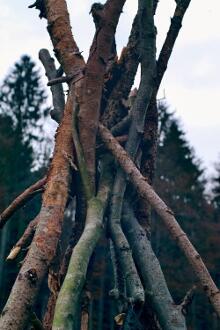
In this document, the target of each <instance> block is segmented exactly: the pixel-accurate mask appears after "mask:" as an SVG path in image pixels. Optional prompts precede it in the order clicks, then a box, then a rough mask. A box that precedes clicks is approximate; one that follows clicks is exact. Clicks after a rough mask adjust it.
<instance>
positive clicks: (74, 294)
mask: <svg viewBox="0 0 220 330" xmlns="http://www.w3.org/2000/svg"><path fill="white" fill-rule="evenodd" d="M111 173H112V171H111V161H110V162H109V159H108V157H105V159H104V164H103V171H102V176H101V179H100V187H99V190H98V194H97V196H96V197H92V198H90V200H89V201H88V209H87V217H86V224H85V228H84V231H83V233H82V235H81V237H80V239H79V241H78V243H77V244H76V246H75V247H74V249H73V252H72V256H71V259H70V263H69V267H68V271H67V275H66V277H65V280H64V282H63V285H62V287H61V290H60V293H59V296H58V299H57V303H56V308H55V315H54V321H53V330H58V329H59V330H72V329H75V326H76V319H77V313H78V308H79V302H80V296H81V291H82V288H83V285H84V283H85V279H86V273H87V268H88V264H89V260H90V258H91V255H92V253H93V251H94V249H95V247H96V244H97V242H98V240H99V238H100V236H101V234H102V232H103V228H104V224H103V216H104V212H105V208H106V205H107V200H108V197H109V193H110V190H111V182H112V174H111Z"/></svg>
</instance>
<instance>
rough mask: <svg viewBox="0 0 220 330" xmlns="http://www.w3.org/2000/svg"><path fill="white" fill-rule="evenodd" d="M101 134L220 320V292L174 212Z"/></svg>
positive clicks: (105, 134) (124, 154) (110, 138)
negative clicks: (188, 266) (159, 222)
mask: <svg viewBox="0 0 220 330" xmlns="http://www.w3.org/2000/svg"><path fill="white" fill-rule="evenodd" d="M99 132H100V135H101V138H102V140H103V141H104V142H105V143H106V146H107V147H108V149H109V150H110V151H111V152H112V154H113V155H114V156H115V158H116V159H117V161H118V162H119V164H120V165H121V167H122V168H123V170H124V171H125V173H126V174H127V176H128V178H129V180H130V181H131V182H132V184H133V185H134V187H135V188H136V189H137V192H138V194H139V195H140V196H141V197H142V198H145V199H146V200H147V201H148V202H149V203H150V204H151V206H152V207H153V208H154V209H155V211H156V212H157V213H158V215H159V216H160V217H161V219H162V220H163V222H164V224H165V226H166V227H167V229H168V231H169V233H170V234H171V236H172V238H173V239H174V240H175V241H176V242H177V244H178V246H179V247H180V249H181V250H182V252H183V253H184V254H185V256H186V258H187V260H188V262H189V263H190V265H191V266H192V269H193V270H194V272H195V275H196V277H197V278H198V280H199V282H200V284H201V286H202V288H203V290H204V291H205V293H206V295H207V296H208V298H209V299H210V302H211V303H212V305H213V307H214V309H215V311H216V313H217V314H218V316H220V291H219V290H218V288H217V287H216V285H215V283H214V282H213V280H212V278H211V276H210V274H209V272H208V270H207V268H206V266H205V265H204V263H203V261H202V259H201V256H200V255H199V254H198V252H197V251H196V249H195V248H194V246H193V245H192V243H191V242H190V241H189V239H188V237H187V236H186V234H185V233H184V231H183V230H182V229H181V227H180V226H179V224H178V222H177V221H176V219H175V217H174V214H173V212H172V210H170V209H169V207H168V206H167V205H166V204H165V203H164V202H163V201H162V200H161V199H160V197H159V196H158V195H157V194H156V193H155V191H154V190H153V188H152V187H151V186H150V185H149V184H148V183H147V181H146V178H144V177H143V175H142V174H141V173H140V171H139V170H138V169H137V168H136V166H135V164H134V163H133V161H132V160H131V159H130V158H129V156H128V154H127V152H126V151H125V150H124V149H123V148H122V147H121V146H120V144H118V142H117V140H116V139H115V138H114V137H113V136H112V135H111V133H110V132H109V131H108V129H106V128H105V127H104V126H103V125H101V124H100V125H99Z"/></svg>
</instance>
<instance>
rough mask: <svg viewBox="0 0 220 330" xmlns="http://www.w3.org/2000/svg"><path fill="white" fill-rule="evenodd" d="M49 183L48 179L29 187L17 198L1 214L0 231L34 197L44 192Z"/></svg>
mask: <svg viewBox="0 0 220 330" xmlns="http://www.w3.org/2000/svg"><path fill="white" fill-rule="evenodd" d="M46 181H47V178H46V177H44V178H43V179H41V180H39V181H37V182H36V183H34V184H33V185H32V186H30V187H28V188H27V189H25V191H23V193H22V194H20V195H19V196H18V197H16V198H15V199H14V200H13V202H12V203H11V204H10V205H9V206H8V207H7V209H5V210H4V211H3V212H2V213H1V214H0V229H1V228H3V227H4V225H5V224H6V222H7V221H8V219H9V218H10V217H11V216H12V215H13V214H14V213H15V212H16V211H17V210H18V209H20V208H21V207H22V206H23V205H24V204H26V203H27V202H28V201H29V200H31V199H32V198H33V197H34V196H36V195H37V194H39V193H40V192H42V189H43V187H44V185H45V183H46Z"/></svg>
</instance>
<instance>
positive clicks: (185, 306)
mask: <svg viewBox="0 0 220 330" xmlns="http://www.w3.org/2000/svg"><path fill="white" fill-rule="evenodd" d="M196 289H197V286H196V285H193V286H192V288H191V289H190V290H189V291H188V292H187V293H186V295H185V297H184V299H183V301H182V303H181V304H180V307H181V311H182V313H183V315H185V316H186V315H187V313H188V308H189V306H190V305H191V304H192V301H193V298H194V295H195V290H196Z"/></svg>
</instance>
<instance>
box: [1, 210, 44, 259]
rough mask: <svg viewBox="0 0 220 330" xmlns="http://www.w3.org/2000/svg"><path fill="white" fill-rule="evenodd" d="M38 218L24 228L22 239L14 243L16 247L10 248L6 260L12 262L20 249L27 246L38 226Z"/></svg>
mask: <svg viewBox="0 0 220 330" xmlns="http://www.w3.org/2000/svg"><path fill="white" fill-rule="evenodd" d="M38 220H39V219H38V217H36V218H35V219H34V220H32V221H31V222H30V223H29V224H28V227H27V228H26V230H25V232H24V234H23V235H22V237H21V238H20V239H19V241H18V242H17V243H16V245H15V246H14V247H13V248H12V250H11V251H10V253H9V255H8V257H7V259H6V260H14V259H15V258H16V257H17V255H18V254H19V252H20V251H21V249H22V248H24V247H25V246H27V244H28V243H29V242H30V240H31V239H32V237H33V236H34V233H35V230H36V227H37V224H38Z"/></svg>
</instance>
